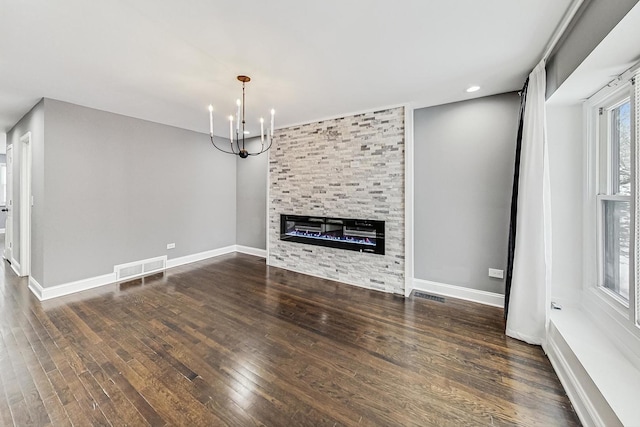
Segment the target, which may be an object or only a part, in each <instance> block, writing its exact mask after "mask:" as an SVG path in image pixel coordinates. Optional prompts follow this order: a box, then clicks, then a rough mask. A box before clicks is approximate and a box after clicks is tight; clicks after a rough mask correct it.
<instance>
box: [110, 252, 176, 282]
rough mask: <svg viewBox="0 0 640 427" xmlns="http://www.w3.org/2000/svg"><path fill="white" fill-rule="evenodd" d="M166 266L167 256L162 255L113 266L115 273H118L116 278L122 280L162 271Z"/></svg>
mask: <svg viewBox="0 0 640 427" xmlns="http://www.w3.org/2000/svg"><path fill="white" fill-rule="evenodd" d="M166 268H167V257H166V256H161V257H157V258H149V259H144V260H141V261H135V262H129V263H127V264H120V265H116V266H115V267H113V271H114V273H116V280H117V281H121V280H125V279H131V278H133V277H138V276H144V275H147V274H151V273H155V272H158V271H162V270H164V269H166Z"/></svg>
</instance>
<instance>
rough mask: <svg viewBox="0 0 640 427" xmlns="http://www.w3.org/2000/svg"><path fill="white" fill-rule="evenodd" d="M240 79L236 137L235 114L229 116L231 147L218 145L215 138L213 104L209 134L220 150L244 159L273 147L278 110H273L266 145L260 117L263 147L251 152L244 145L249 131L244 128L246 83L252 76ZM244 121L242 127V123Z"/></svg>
mask: <svg viewBox="0 0 640 427" xmlns="http://www.w3.org/2000/svg"><path fill="white" fill-rule="evenodd" d="M238 80H239V81H241V82H242V101H240V100H239V99H238V100H237V101H236V106H237V107H238V109H237V111H236V118H235V138H234V119H233V116H232V115H231V116H229V145H230V147H229V148H230V149H229V150H228V149H225V148H221V147H218V146H217V145H216V142H215V141H214V139H213V105H209V136H210V137H211V143H212V144H213V146H214V147H216V148H217V149H218V150H220V151H222V152H223V153H227V154H235V155H236V156H240V158H242V159H246V158H247V157H249V156H257V155H258V154H262V153H264V152H265V151H267V150H269V148H271V145H272V144H273V123H274V118H275V114H276V111H275V110H273V109H272V110H271V128H270V129H269V130H268V135H266V139H267V143H268V145H267V146H266V147H265V133H264V118H262V117H260V143H261V148H260V151H257V152H253V153H250V152H249V151H248V150H247V149H246V148H245V146H244V142H245V141H244V137H245V135H247V134H248V133H249V132H246V131H245V129H244V125H245V117H244V106H245V103H244V85H245V83H248V82H250V81H251V78H250V77H248V76H238ZM241 122H242V129H241V127H240V123H241Z"/></svg>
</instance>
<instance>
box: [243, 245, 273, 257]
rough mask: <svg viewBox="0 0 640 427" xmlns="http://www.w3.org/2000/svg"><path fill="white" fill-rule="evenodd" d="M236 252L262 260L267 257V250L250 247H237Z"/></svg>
mask: <svg viewBox="0 0 640 427" xmlns="http://www.w3.org/2000/svg"><path fill="white" fill-rule="evenodd" d="M236 252H240V253H242V254H247V255H254V256H259V257H260V258H266V257H267V251H266V249H257V248H251V247H249V246H242V245H236Z"/></svg>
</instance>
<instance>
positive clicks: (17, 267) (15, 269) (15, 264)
mask: <svg viewBox="0 0 640 427" xmlns="http://www.w3.org/2000/svg"><path fill="white" fill-rule="evenodd" d="M10 264H11V269H12V270H13V272H14V273H16V276H18V277H21V276H20V271H21V270H22V269H21V268H20V264H18V261H16V260H15V259H13V257H11V263H10Z"/></svg>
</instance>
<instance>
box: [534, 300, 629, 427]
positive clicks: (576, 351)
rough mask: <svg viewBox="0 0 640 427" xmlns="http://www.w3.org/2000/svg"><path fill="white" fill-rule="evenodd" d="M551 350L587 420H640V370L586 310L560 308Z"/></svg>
mask: <svg viewBox="0 0 640 427" xmlns="http://www.w3.org/2000/svg"><path fill="white" fill-rule="evenodd" d="M545 351H546V352H547V354H548V355H549V359H550V360H551V363H552V364H553V367H554V369H555V370H556V372H557V374H558V377H559V378H560V381H561V382H562V384H563V386H564V388H565V390H566V391H567V395H568V396H569V398H570V399H571V402H572V403H573V406H574V408H575V410H576V412H577V413H578V416H579V417H580V420H581V421H582V422H583V424H584V425H604V426H612V425H638V423H639V422H640V405H638V402H637V396H640V369H638V367H636V366H635V365H634V364H633V363H631V361H629V360H628V359H627V358H626V357H625V356H624V355H623V353H622V352H620V351H618V350H617V348H616V347H615V346H614V344H613V342H612V341H611V340H610V339H609V338H608V337H607V336H606V335H605V334H604V333H603V332H602V331H601V330H600V329H599V328H598V326H597V325H596V324H595V323H594V322H593V321H592V320H591V319H590V318H589V317H588V316H587V315H586V314H585V313H584V312H582V311H581V310H579V309H575V308H565V309H563V310H562V311H556V310H554V311H553V312H552V313H551V318H550V322H549V326H548V333H547V343H546V345H545Z"/></svg>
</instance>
